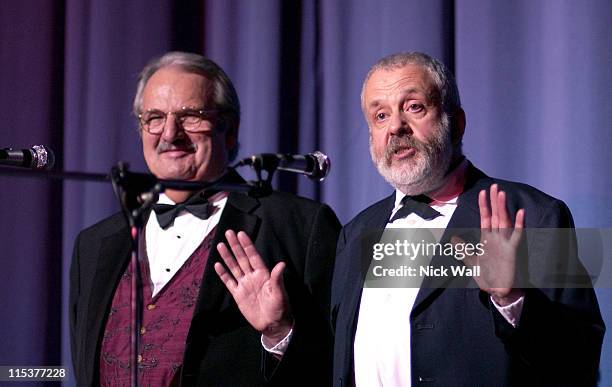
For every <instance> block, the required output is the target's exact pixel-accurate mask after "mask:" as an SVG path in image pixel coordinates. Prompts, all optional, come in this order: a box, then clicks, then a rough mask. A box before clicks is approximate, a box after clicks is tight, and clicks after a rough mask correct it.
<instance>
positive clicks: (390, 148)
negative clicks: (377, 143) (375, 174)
mask: <svg viewBox="0 0 612 387" xmlns="http://www.w3.org/2000/svg"><path fill="white" fill-rule="evenodd" d="M404 148H414V149H416V150H417V151H422V150H423V148H424V144H423V143H422V142H421V141H419V140H417V139H415V138H414V137H412V136H409V135H407V134H401V135H397V136H392V137H391V139H390V140H389V143H388V144H387V149H386V150H385V159H386V160H390V159H391V157H393V155H394V154H395V153H396V152H397V151H399V150H401V149H404Z"/></svg>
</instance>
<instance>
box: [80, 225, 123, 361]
mask: <svg viewBox="0 0 612 387" xmlns="http://www.w3.org/2000/svg"><path fill="white" fill-rule="evenodd" d="M129 235H130V234H129V228H128V227H123V228H121V229H120V230H119V231H117V232H116V233H114V234H112V235H110V236H108V237H106V238H104V239H103V240H102V245H101V247H100V250H99V253H98V257H97V267H96V272H95V275H94V279H93V283H92V289H91V294H90V297H89V305H88V309H87V310H88V315H87V322H86V330H85V333H86V334H85V335H83V337H85V340H86V343H82V344H84V348H86V350H85V351H86V355H85V356H86V358H87V359H90V360H89V361H87V363H86V364H94V360H93V359H95V358H96V352H97V345H98V339H99V338H101V337H102V329H103V323H104V321H106V315H107V313H108V311H109V307H110V303H111V301H112V297H113V294H114V292H115V288H116V286H117V283H118V282H119V279H120V278H121V275H122V274H123V272H124V271H125V269H126V267H127V265H128V263H129V261H130V256H131V254H130V251H131V240H130V236H129ZM109 284H112V286H109Z"/></svg>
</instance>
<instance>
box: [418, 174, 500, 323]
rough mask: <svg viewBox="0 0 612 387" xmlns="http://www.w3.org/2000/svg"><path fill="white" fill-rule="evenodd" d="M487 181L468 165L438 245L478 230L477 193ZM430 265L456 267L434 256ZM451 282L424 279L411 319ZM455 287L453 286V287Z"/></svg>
mask: <svg viewBox="0 0 612 387" xmlns="http://www.w3.org/2000/svg"><path fill="white" fill-rule="evenodd" d="M488 180H490V179H489V178H488V177H487V176H486V175H485V174H484V173H483V172H482V171H480V170H479V169H477V168H475V167H474V166H473V165H472V164H471V163H470V164H469V166H468V170H467V174H466V181H465V187H464V189H463V193H461V195H459V198H458V199H457V208H456V209H455V212H454V213H453V216H452V217H451V219H450V221H449V222H448V226H446V230H445V231H444V234H443V235H442V239H441V240H440V243H446V242H449V241H450V238H451V237H452V236H453V235H454V234H455V233H454V232H453V231H454V230H457V229H474V228H480V212H479V209H478V192H480V190H481V189H484V188H486V187H487V181H488ZM431 265H432V266H444V267H451V266H456V265H457V261H456V260H455V259H454V258H452V257H447V256H435V257H433V258H432V261H431ZM459 280H462V279H459ZM451 281H453V278H452V277H448V278H446V279H445V280H436V279H432V278H431V277H428V278H426V279H425V280H424V281H423V285H422V286H421V288H420V289H419V293H418V294H417V298H416V300H415V303H414V306H413V307H412V312H411V317H414V316H416V315H418V314H419V313H420V312H421V311H422V310H423V309H425V308H426V307H427V306H428V305H429V304H430V303H431V302H432V301H433V300H434V299H435V298H436V297H437V296H439V295H440V294H441V293H442V292H443V291H444V289H445V288H446V287H447V286H448V285H449V283H450V282H451ZM456 286H457V285H454V287H456Z"/></svg>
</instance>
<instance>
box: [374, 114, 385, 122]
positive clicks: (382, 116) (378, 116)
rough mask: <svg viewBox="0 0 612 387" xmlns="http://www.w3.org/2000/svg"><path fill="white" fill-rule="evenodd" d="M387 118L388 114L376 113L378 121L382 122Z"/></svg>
mask: <svg viewBox="0 0 612 387" xmlns="http://www.w3.org/2000/svg"><path fill="white" fill-rule="evenodd" d="M385 118H387V113H376V120H377V121H382V120H384V119H385Z"/></svg>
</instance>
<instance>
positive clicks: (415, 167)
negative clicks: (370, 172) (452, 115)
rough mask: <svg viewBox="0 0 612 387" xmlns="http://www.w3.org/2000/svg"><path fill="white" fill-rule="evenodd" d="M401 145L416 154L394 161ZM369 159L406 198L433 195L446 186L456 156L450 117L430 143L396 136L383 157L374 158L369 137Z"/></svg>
mask: <svg viewBox="0 0 612 387" xmlns="http://www.w3.org/2000/svg"><path fill="white" fill-rule="evenodd" d="M399 145H403V146H405V145H409V146H411V147H413V148H414V149H415V150H416V153H415V154H414V156H412V157H409V158H407V159H404V160H399V161H397V160H396V161H394V160H393V154H394V153H395V150H396V147H397V146H399ZM370 155H371V156H372V161H373V162H374V165H375V166H376V168H377V169H378V172H379V173H380V174H381V175H382V177H383V178H384V179H385V180H386V181H387V182H388V183H389V184H391V185H392V186H393V187H394V188H396V189H399V190H400V191H402V192H403V193H404V194H406V195H420V194H424V193H428V192H431V191H434V190H436V189H438V188H440V187H441V186H442V185H443V183H444V178H445V176H446V173H447V172H448V168H449V166H450V163H451V160H452V155H453V145H452V142H451V138H450V130H449V124H448V116H446V115H444V116H443V117H442V119H441V122H440V125H439V129H438V130H437V131H436V132H435V133H434V135H433V137H432V138H430V139H429V142H427V143H425V142H421V141H419V140H416V139H415V138H414V137H412V136H409V135H408V134H402V135H399V136H393V137H392V138H391V139H390V140H389V144H387V148H386V150H385V152H384V154H382V155H377V154H375V151H374V146H373V143H372V136H371V135H370ZM393 163H395V165H394V164H393Z"/></svg>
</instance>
